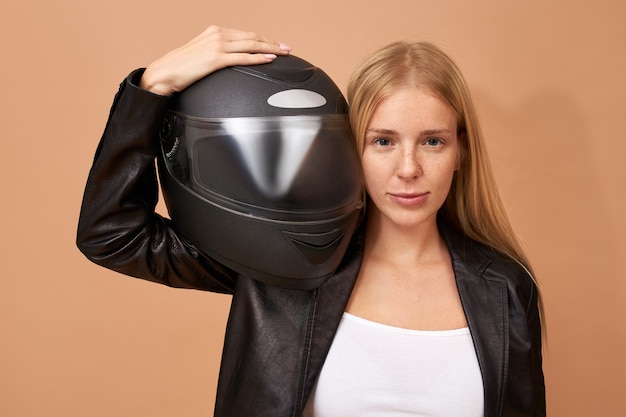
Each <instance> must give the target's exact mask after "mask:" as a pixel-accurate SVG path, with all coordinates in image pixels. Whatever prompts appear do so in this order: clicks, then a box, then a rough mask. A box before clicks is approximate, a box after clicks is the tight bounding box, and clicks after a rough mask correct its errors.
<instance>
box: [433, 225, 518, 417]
mask: <svg viewBox="0 0 626 417" xmlns="http://www.w3.org/2000/svg"><path fill="white" fill-rule="evenodd" d="M439 230H440V233H441V235H442V236H443V238H444V240H445V241H446V244H447V246H448V250H449V252H450V256H451V258H452V267H453V269H454V275H455V279H456V283H457V288H458V290H459V295H460V297H461V303H462V305H463V310H464V312H465V317H466V318H467V322H468V325H469V328H470V332H471V334H472V339H473V341H474V348H475V350H476V355H477V357H478V363H479V365H480V369H481V372H482V376H483V385H484V392H485V398H484V400H485V414H484V415H485V417H495V416H499V415H501V413H502V405H503V401H504V390H505V388H506V387H505V386H504V384H505V382H504V381H506V379H507V378H506V373H507V369H508V352H509V339H508V335H509V320H508V317H509V314H508V291H507V283H506V281H505V280H504V279H502V278H500V277H495V276H493V275H489V274H488V273H486V272H487V270H488V267H489V265H490V264H491V263H492V262H493V260H494V258H495V257H497V256H499V255H497V254H496V253H495V252H494V251H493V249H491V248H488V247H486V246H484V245H482V244H480V243H478V242H475V241H473V240H471V239H469V238H467V237H465V236H464V235H462V234H460V233H459V232H457V231H455V230H453V229H452V228H451V227H449V226H448V225H446V224H445V223H443V222H439Z"/></svg>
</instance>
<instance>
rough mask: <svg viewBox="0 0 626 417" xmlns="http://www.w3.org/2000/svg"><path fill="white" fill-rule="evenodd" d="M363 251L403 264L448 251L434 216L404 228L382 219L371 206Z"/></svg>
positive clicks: (432, 257) (438, 256)
mask: <svg viewBox="0 0 626 417" xmlns="http://www.w3.org/2000/svg"><path fill="white" fill-rule="evenodd" d="M365 250H366V253H367V254H368V255H369V256H372V257H380V256H383V257H385V259H387V260H395V261H397V262H398V263H399V264H404V265H406V264H407V262H408V263H421V262H424V261H429V260H434V259H440V258H441V256H447V254H448V251H447V248H446V245H445V242H444V241H443V239H442V237H441V235H440V233H439V229H438V227H437V220H436V218H435V217H433V218H432V219H429V220H428V221H427V222H424V223H422V224H420V225H417V226H415V227H404V226H401V225H396V224H391V223H390V222H387V221H385V219H383V218H382V217H381V216H379V214H378V211H377V210H376V209H375V208H374V209H373V210H371V211H370V212H369V213H368V216H367V234H366V242H365Z"/></svg>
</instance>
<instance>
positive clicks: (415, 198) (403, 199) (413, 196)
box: [389, 192, 429, 206]
mask: <svg viewBox="0 0 626 417" xmlns="http://www.w3.org/2000/svg"><path fill="white" fill-rule="evenodd" d="M428 194H429V193H428V192H425V193H389V197H390V198H391V200H392V201H395V202H396V203H398V204H401V205H403V206H416V205H419V204H423V203H424V202H425V201H426V200H427V199H428Z"/></svg>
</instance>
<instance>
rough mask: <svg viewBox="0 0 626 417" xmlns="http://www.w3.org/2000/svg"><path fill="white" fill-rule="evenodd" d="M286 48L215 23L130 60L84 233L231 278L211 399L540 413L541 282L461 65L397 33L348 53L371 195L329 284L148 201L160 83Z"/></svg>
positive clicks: (101, 244)
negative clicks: (213, 243)
mask: <svg viewBox="0 0 626 417" xmlns="http://www.w3.org/2000/svg"><path fill="white" fill-rule="evenodd" d="M287 53H289V48H288V47H287V46H285V45H282V44H276V43H273V42H271V41H268V40H265V39H263V38H261V37H259V36H257V35H255V34H253V33H249V32H240V31H234V30H229V29H222V28H218V27H215V26H212V27H210V28H208V29H207V30H206V31H205V32H204V33H203V34H201V35H200V36H199V37H197V38H196V39H194V40H192V41H191V42H190V43H189V44H187V45H185V46H183V47H182V48H180V49H177V50H174V51H172V52H171V53H169V54H167V55H165V56H164V57H162V58H160V59H158V60H156V61H155V62H153V63H152V64H151V65H150V66H148V68H147V69H146V70H145V71H141V70H139V71H135V72H133V73H132V74H131V75H130V76H129V77H128V79H127V80H125V81H124V82H123V83H122V85H121V88H120V91H119V92H118V95H117V96H116V99H115V102H114V105H113V108H112V110H111V115H110V118H109V121H108V124H107V128H106V129H105V132H104V135H103V137H102V140H101V142H100V145H99V147H98V151H97V153H96V158H95V160H94V165H93V167H92V170H91V172H90V175H89V179H88V183H87V187H86V190H85V196H84V201H83V206H82V211H81V217H80V222H79V229H78V245H79V247H80V249H81V250H82V251H83V252H84V253H85V254H86V255H87V256H88V257H89V258H90V259H91V260H93V261H94V262H97V263H99V264H101V265H104V266H106V267H108V268H111V269H114V270H116V271H119V272H122V273H125V274H128V275H132V276H137V277H141V278H144V279H149V280H153V281H156V282H159V283H163V284H166V285H171V286H177V287H190V288H198V289H205V290H211V291H220V292H228V293H232V294H233V301H232V308H231V312H230V316H229V321H228V328H227V332H226V338H225V345H224V352H223V357H222V366H221V370H220V380H219V384H218V393H217V401H216V408H215V415H216V416H272V417H278V416H300V415H304V416H315V417H330V416H348V415H358V416H361V417H362V416H374V415H376V416H386V415H400V416H411V415H431V416H459V415H463V416H485V417H495V416H543V415H545V391H544V381H543V373H542V367H541V324H540V316H539V308H538V304H539V295H538V291H537V287H536V285H535V282H534V280H533V278H532V276H531V274H530V272H529V271H530V268H529V265H528V262H527V260H526V259H525V257H524V256H523V253H522V251H521V250H520V248H519V245H518V244H517V243H516V240H515V237H514V234H513V232H512V230H511V227H510V225H509V223H508V221H507V218H506V215H505V213H504V210H503V209H502V205H501V203H500V200H499V197H498V194H497V191H496V187H495V183H494V179H493V175H492V173H491V171H490V168H489V163H488V160H487V156H486V153H485V150H484V145H483V143H482V137H481V134H480V130H479V127H478V122H477V118H476V114H475V112H474V109H473V105H472V102H471V99H470V96H469V93H468V89H467V87H466V85H465V82H464V81H463V77H462V76H461V74H460V72H459V70H458V68H457V67H456V65H455V64H454V63H453V62H452V61H451V60H450V59H449V57H447V56H446V55H445V54H444V53H443V52H441V51H440V50H439V49H438V48H436V47H435V46H433V45H431V44H427V43H413V44H410V43H395V44H392V45H389V46H387V47H385V48H383V49H381V50H380V51H378V52H376V53H374V54H373V55H372V56H371V57H369V58H368V59H367V60H365V61H364V63H363V64H362V65H361V66H360V67H358V68H357V70H356V71H355V73H354V75H353V77H352V79H351V81H350V85H349V88H348V101H349V104H350V119H351V124H352V128H353V132H354V136H355V139H356V141H357V148H358V149H359V152H360V155H361V160H362V167H363V173H364V180H365V185H366V191H367V196H368V201H367V207H366V214H365V217H364V221H363V222H362V225H361V227H360V228H359V230H358V231H357V233H356V234H355V235H354V237H353V239H352V242H351V244H350V247H349V249H348V251H347V253H346V255H345V258H344V261H343V263H342V264H341V265H340V267H339V268H338V269H337V271H336V272H335V274H334V275H333V276H332V277H331V278H330V279H329V280H328V281H327V282H326V283H324V284H323V285H322V286H320V287H319V288H317V289H315V290H312V291H294V290H288V289H283V288H278V287H273V286H270V285H266V284H263V283H260V282H258V281H255V280H253V279H250V278H249V277H246V276H244V275H241V274H237V273H235V272H233V271H231V270H229V269H227V268H225V267H223V266H222V265H220V264H219V263H217V262H215V261H213V260H211V259H209V258H206V257H204V256H202V255H200V254H199V253H198V251H197V250H195V248H194V246H193V245H192V244H191V243H189V242H188V241H187V240H186V239H185V238H184V237H183V236H180V235H179V234H178V233H177V232H176V230H175V228H174V227H172V225H171V224H170V222H169V221H168V220H167V219H164V218H162V217H160V216H158V215H157V214H155V213H154V206H155V204H156V197H157V182H156V175H155V169H154V160H155V156H156V152H155V148H156V147H155V146H154V143H155V141H156V138H157V133H158V131H159V128H160V125H161V121H162V118H163V115H164V112H165V110H166V108H167V102H168V96H169V95H171V94H172V93H174V92H177V91H182V90H183V89H184V88H186V87H187V86H189V85H191V84H192V83H193V82H195V81H196V80H198V79H200V78H202V77H204V76H205V75H207V74H209V73H211V72H213V71H215V70H217V69H219V68H223V67H225V66H228V65H247V64H258V63H266V62H270V61H271V60H272V59H274V58H275V56H276V55H281V54H287Z"/></svg>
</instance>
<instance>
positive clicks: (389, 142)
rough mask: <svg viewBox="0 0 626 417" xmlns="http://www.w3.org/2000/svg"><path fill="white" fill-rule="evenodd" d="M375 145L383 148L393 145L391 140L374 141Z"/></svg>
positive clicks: (379, 139) (380, 139)
mask: <svg viewBox="0 0 626 417" xmlns="http://www.w3.org/2000/svg"><path fill="white" fill-rule="evenodd" d="M374 143H375V144H377V145H378V146H381V147H386V146H389V145H391V140H390V139H387V138H378V139H376V140H374Z"/></svg>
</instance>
